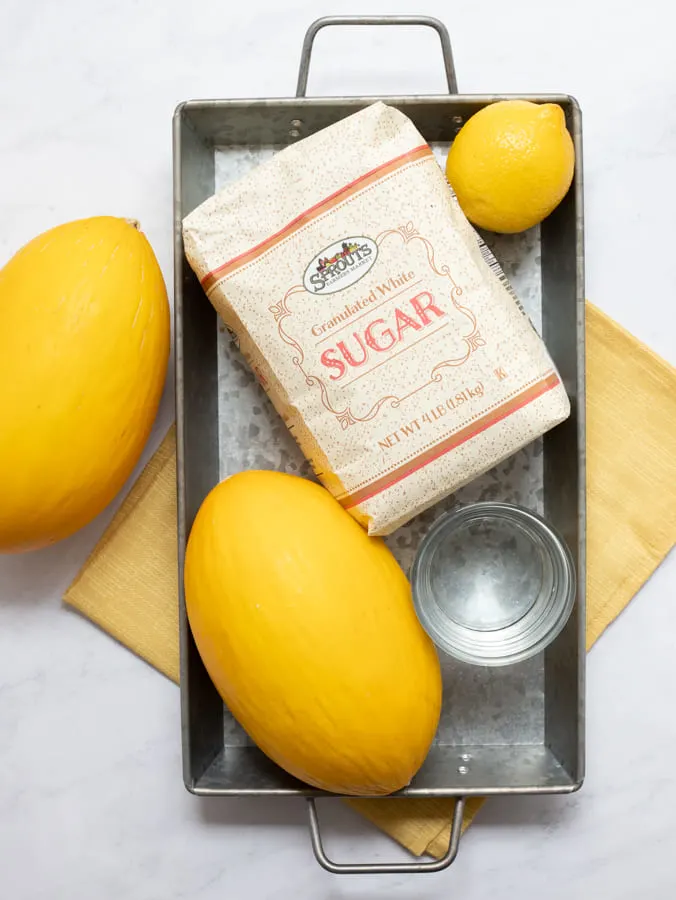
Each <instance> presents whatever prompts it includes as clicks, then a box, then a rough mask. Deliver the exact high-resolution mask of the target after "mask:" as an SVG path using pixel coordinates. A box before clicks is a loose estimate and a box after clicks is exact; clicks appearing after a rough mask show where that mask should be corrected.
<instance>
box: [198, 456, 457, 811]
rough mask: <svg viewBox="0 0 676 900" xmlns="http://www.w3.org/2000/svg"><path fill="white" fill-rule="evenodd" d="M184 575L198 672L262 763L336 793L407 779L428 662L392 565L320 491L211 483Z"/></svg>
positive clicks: (265, 483) (421, 723) (419, 756)
mask: <svg viewBox="0 0 676 900" xmlns="http://www.w3.org/2000/svg"><path fill="white" fill-rule="evenodd" d="M184 576H185V598H186V606H187V612H188V617H189V621H190V626H191V629H192V633H193V635H194V638H195V641H196V644H197V647H198V650H199V652H200V655H201V657H202V660H203V661H204V664H205V666H206V669H207V671H208V672H209V675H210V676H211V679H212V681H213V682H214V685H215V686H216V688H217V690H218V691H219V693H220V695H221V697H222V698H223V700H224V701H225V703H226V704H227V706H228V707H229V709H230V711H231V712H232V714H233V715H234V717H235V718H236V719H237V720H238V721H239V722H240V724H241V725H242V726H243V727H244V729H245V730H246V731H247V732H248V734H249V735H250V737H251V738H252V739H253V740H254V741H255V742H256V743H257V744H258V746H259V747H260V748H261V749H262V750H263V751H264V752H265V753H266V754H267V755H268V756H270V757H271V758H272V759H273V760H274V761H275V762H276V763H277V764H278V765H280V766H282V767H283V768H284V769H286V770H287V771H288V772H290V773H291V774H292V775H295V776H296V777H297V778H299V779H301V780H302V781H305V782H307V783H308V784H311V785H314V786H315V787H318V788H322V789H324V790H328V791H333V792H336V793H339V794H352V795H380V794H389V793H391V792H392V791H396V790H398V789H400V788H403V787H405V786H406V785H407V784H408V783H409V782H410V781H411V779H412V778H413V776H414V775H415V773H416V771H417V770H418V769H419V768H420V766H421V764H422V763H423V761H424V759H425V757H426V755H427V752H428V750H429V747H430V744H431V742H432V740H433V738H434V734H435V732H436V728H437V725H438V721H439V713H440V707H441V674H440V668H439V660H438V658H437V654H436V651H435V649H434V646H433V645H432V643H431V641H430V640H429V638H428V637H427V635H426V634H425V632H424V631H423V629H422V628H421V626H420V624H419V622H418V620H417V618H416V614H415V611H414V608H413V604H412V601H411V589H410V586H409V583H408V580H407V579H406V576H405V575H404V573H403V572H402V570H401V568H400V567H399V565H398V563H397V562H396V560H395V559H394V557H393V556H392V554H391V553H390V551H389V550H388V549H387V547H386V545H385V544H384V543H383V542H382V541H381V540H380V539H378V538H370V537H368V535H367V534H366V532H365V531H364V529H363V528H362V527H361V526H360V525H358V524H357V522H355V521H354V519H353V518H352V517H351V516H350V515H349V514H348V513H347V512H346V511H345V510H344V509H343V508H342V507H341V506H340V505H339V503H337V501H336V500H335V499H334V498H333V497H332V496H331V494H329V492H328V491H327V490H325V489H324V488H323V487H320V486H319V485H317V484H314V483H312V482H310V481H307V480H305V479H303V478H298V477H295V476H292V475H284V474H281V473H279V472H262V471H249V472H242V473H240V474H238V475H234V476H232V477H231V478H228V479H226V480H225V481H223V482H221V483H220V484H219V485H218V486H217V487H215V488H214V489H213V490H212V491H211V493H210V494H209V495H208V496H207V497H206V499H205V500H204V503H203V504H202V506H201V507H200V509H199V512H198V514H197V516H196V518H195V522H194V524H193V527H192V530H191V533H190V538H189V541H188V546H187V550H186V559H185V573H184Z"/></svg>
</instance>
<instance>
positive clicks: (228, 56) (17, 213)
mask: <svg viewBox="0 0 676 900" xmlns="http://www.w3.org/2000/svg"><path fill="white" fill-rule="evenodd" d="M410 7H411V4H410V3H407V2H399V0H389V2H387V3H384V2H381V0H371V3H370V4H369V6H368V8H367V9H365V10H364V9H361V8H359V5H350V4H348V8H345V5H344V4H341V5H340V10H339V11H340V12H341V13H346V12H347V13H349V12H369V13H379V12H388V13H394V12H400V13H409V12H410V11H411V8H410ZM333 11H337V10H335V9H334V10H332V9H331V8H330V7H328V8H326V7H322V6H321V5H320V6H318V5H317V4H316V3H311V2H309V0H305V2H295V0H294V2H288V3H286V4H284V5H277V4H274V3H272V2H267V3H265V2H263V0H249V2H248V3H245V4H242V6H241V7H237V8H235V9H234V10H233V9H230V10H229V11H228V10H227V5H226V4H223V3H219V2H216V0H192V2H190V3H179V2H178V0H165V2H164V3H162V4H157V3H150V2H147V0H115V2H112V0H98V2H95V3H91V2H84V0H62V2H60V3H58V4H54V3H48V2H46V0H4V2H3V3H2V5H1V7H0V114H1V120H2V130H1V133H0V171H1V172H2V175H0V209H1V210H2V216H1V217H0V264H1V263H4V261H5V260H6V259H8V258H9V257H10V255H11V254H12V253H14V251H15V250H17V249H18V248H19V246H21V245H22V244H23V243H24V242H25V241H27V240H28V239H30V238H31V237H33V236H34V235H35V234H37V233H38V232H40V231H42V230H44V229H46V228H48V227H51V226H53V225H56V224H59V223H61V222H63V221H66V220H69V219H73V218H77V217H81V216H87V215H93V214H99V213H108V214H113V215H121V216H133V217H135V218H138V219H139V220H140V221H141V222H142V224H143V227H144V230H145V231H146V233H147V234H148V236H149V238H150V240H151V241H152V243H153V245H154V247H155V249H156V252H157V254H158V257H159V259H160V263H161V265H162V268H163V270H164V272H165V275H166V277H167V281H168V282H169V283H170V282H171V223H172V216H171V127H170V123H171V115H172V112H173V109H174V107H175V106H176V104H177V103H178V102H179V101H181V100H184V99H188V98H198V97H217V96H224V97H229V96H230V97H234V96H281V95H289V94H291V93H292V92H293V90H294V88H295V80H296V70H297V65H298V58H299V54H300V44H301V41H302V37H303V33H304V30H305V28H306V27H307V25H308V24H309V22H310V21H311V20H312V19H314V18H315V17H316V16H317V15H320V14H322V13H330V12H333ZM422 11H423V12H425V13H428V14H430V15H436V16H439V17H440V18H441V19H443V20H444V21H445V22H446V24H447V25H448V27H449V29H450V32H451V39H452V41H453V45H454V50H455V58H456V66H457V70H458V80H459V82H460V88H461V90H463V91H466V92H491V91H499V92H546V91H559V92H566V93H572V94H574V95H575V96H576V97H577V98H578V100H579V102H580V104H581V106H582V110H583V114H584V143H585V181H586V213H587V247H586V252H587V290H588V296H589V297H590V298H592V299H593V300H594V301H595V302H596V303H597V304H598V305H600V306H601V307H602V308H603V309H605V310H606V311H607V312H609V313H610V314H611V315H613V316H614V317H615V318H617V319H618V320H619V321H620V322H621V323H622V324H623V325H625V326H626V327H627V328H629V329H630V330H631V331H633V332H634V333H635V334H636V335H637V336H638V337H640V338H641V339H643V340H644V341H645V342H647V343H648V344H649V345H650V346H652V347H653V348H654V349H655V350H657V351H658V352H659V353H661V354H662V355H663V356H664V357H665V358H667V359H668V360H670V361H671V362H676V312H675V310H676V304H675V302H674V301H675V299H676V292H675V291H674V283H673V269H672V266H671V257H670V252H671V251H670V239H671V240H673V237H674V225H673V210H674V208H675V207H676V178H675V177H674V171H675V170H676V57H675V56H674V54H673V46H672V41H673V37H672V33H671V29H670V27H669V25H670V19H671V16H673V12H672V11H671V6H670V5H668V4H667V3H666V0H662V2H660V0H644V2H643V3H640V4H636V3H635V2H631V3H629V2H624V0H616V2H612V3H611V2H610V0H603V2H597V3H593V4H592V3H590V2H589V0H584V2H583V0H568V2H567V3H565V4H545V3H542V2H539V0H513V2H511V3H499V2H497V0H483V2H482V3H475V2H469V0H460V2H456V3H454V4H450V5H449V4H445V3H440V2H436V0H428V2H427V3H426V4H425V7H424V9H423V10H422ZM316 47H317V53H316V57H315V59H314V62H313V67H312V71H311V74H310V92H311V93H316V94H318V93H341V92H342V93H347V94H349V93H353V94H359V93H368V94H376V93H379V92H381V93H396V92H401V93H410V92H430V91H440V90H443V70H442V66H441V61H440V58H439V54H438V44H437V42H436V37H435V36H434V35H433V34H431V33H430V34H425V33H414V32H410V33H409V32H408V31H407V33H406V35H403V34H401V33H399V32H398V33H397V34H395V33H394V31H392V30H390V31H389V32H387V33H379V34H377V36H375V37H374V34H373V33H372V32H366V31H364V32H363V33H359V34H356V33H354V32H352V33H351V34H348V33H347V32H345V31H341V32H339V31H337V30H336V31H335V32H334V33H328V32H327V33H324V34H322V35H320V37H319V38H318V39H317V44H316ZM339 61H340V65H339V64H338V62H339ZM172 415H173V395H172V388H171V385H168V386H167V391H166V396H165V397H164V400H163V403H162V408H161V413H160V418H159V421H158V425H157V428H156V431H155V433H154V437H153V441H151V444H150V445H149V447H148V448H147V451H146V454H145V457H144V458H146V459H147V457H148V456H149V455H150V453H151V452H152V450H153V449H154V447H155V446H156V445H157V442H158V441H159V439H160V436H161V434H162V433H163V432H164V430H165V429H166V427H167V425H168V424H169V422H170V420H171V417H172ZM0 427H1V426H0ZM0 502H2V500H1V498H0ZM118 502H119V501H118ZM115 506H116V504H113V507H111V508H110V509H108V510H106V511H105V512H104V513H103V514H102V515H101V516H100V517H99V518H98V519H97V520H96V521H95V522H94V523H92V524H91V525H90V526H89V527H88V528H86V529H85V530H84V531H82V532H81V533H80V534H78V535H76V536H75V537H73V538H72V539H70V540H67V541H65V542H63V543H62V544H60V545H58V546H55V547H52V548H50V549H48V550H45V551H43V552H39V553H34V554H31V555H26V556H18V557H4V558H0V773H1V774H0V859H1V860H2V876H1V877H0V884H1V885H2V887H1V889H0V890H1V893H2V896H3V897H8V898H9V897H11V898H13V900H58V898H68V900H91V898H96V900H118V898H122V897H124V898H125V900H156V898H160V897H161V898H163V900H173V898H184V897H185V898H191V900H197V898H199V900H217V898H218V900H221V898H224V897H237V898H240V897H245V896H246V897H251V898H252V900H263V898H273V897H274V898H277V897H279V898H286V897H294V898H296V900H339V898H343V897H344V898H356V900H365V898H367V897H379V896H388V897H393V898H400V900H413V898H419V897H423V896H424V897H426V898H436V897H438V898H442V897H443V898H445V897H448V896H456V897H462V898H463V900H489V898H490V900H495V898H498V900H500V898H511V897H517V896H518V897H519V898H521V900H536V898H540V897H542V896H546V897H547V898H549V900H569V898H570V897H575V898H576V900H596V898H598V897H604V898H608V900H635V898H636V897H641V898H650V900H668V898H673V896H674V894H675V892H676V872H675V871H674V862H673V860H674V854H675V853H676V832H675V831H674V828H673V822H674V808H675V807H676V778H674V776H673V770H672V766H673V762H672V760H673V747H674V746H675V744H676V718H675V717H674V716H673V712H672V708H673V694H672V689H673V687H672V686H673V683H674V681H675V680H676V606H675V605H674V602H673V598H674V595H675V594H676V554H673V553H672V556H671V557H670V558H669V559H668V560H667V561H666V562H665V563H664V564H663V565H662V566H661V568H660V569H659V570H658V571H657V573H656V574H655V575H654V577H653V578H652V579H651V580H650V582H649V583H648V584H647V585H646V586H645V587H644V588H643V590H642V591H641V592H640V594H639V595H638V596H637V597H636V599H635V600H634V602H633V603H632V604H631V606H630V608H629V609H628V610H627V611H626V612H625V613H624V614H623V615H622V617H621V618H620V620H619V621H617V622H616V623H615V624H614V625H613V626H612V627H611V628H610V630H609V631H608V633H607V634H606V635H605V636H604V637H603V638H602V640H601V641H600V643H599V644H598V645H597V647H596V648H595V649H594V651H593V653H592V654H591V656H590V658H589V665H588V706H587V715H588V725H587V748H588V751H587V752H588V755H587V780H586V783H585V786H584V788H583V790H582V791H581V792H580V793H578V794H575V795H573V796H570V797H564V798H562V797H549V798H547V797H544V798H538V797H525V798H516V799H514V798H505V799H493V800H491V801H490V802H489V803H488V804H487V805H486V806H485V807H484V809H483V811H482V813H481V814H480V817H479V819H478V820H477V822H476V824H475V825H474V826H473V827H472V828H471V829H470V831H469V832H468V834H467V835H466V836H465V838H464V839H463V841H462V844H461V849H460V854H459V857H458V859H457V861H456V863H455V864H454V866H453V867H452V868H451V869H450V870H449V871H447V872H445V873H443V874H440V875H433V876H426V877H425V878H424V879H423V878H422V877H417V878H416V877H415V876H389V877H377V878H373V877H354V878H342V879H340V878H336V877H333V876H330V875H328V874H327V873H325V872H324V871H323V870H321V869H320V868H319V867H318V866H317V864H316V863H315V861H314V859H313V857H312V854H311V851H310V845H309V839H308V834H307V827H306V820H305V815H306V812H305V805H304V803H303V802H302V801H277V802H272V801H271V802H265V801H253V800H248V801H247V800H229V801H220V800H212V801H206V800H200V799H196V798H195V797H192V796H191V795H189V794H188V793H187V792H186V791H185V789H184V787H183V783H182V778H181V760H180V740H179V704H178V691H177V689H176V687H175V686H174V685H173V684H171V683H169V682H168V681H167V680H166V679H164V678H163V677H162V676H160V675H158V674H157V673H156V672H155V671H154V670H152V669H151V668H150V667H148V666H147V665H146V664H145V663H143V662H142V661H141V660H139V659H137V658H136V657H134V656H133V655H132V654H130V653H128V652H127V651H126V650H124V649H122V648H121V647H120V646H118V645H117V644H116V643H115V642H114V641H113V640H112V639H110V638H109V637H108V636H107V635H105V634H103V633H101V632H100V631H99V630H97V629H96V628H95V627H94V626H92V625H91V624H90V623H89V622H87V621H85V620H84V619H82V618H80V617H79V616H78V615H76V614H75V613H72V612H70V611H68V610H66V609H65V608H64V607H63V606H62V605H61V602H60V597H61V595H62V593H63V591H64V589H65V588H66V586H67V585H68V583H69V582H70V581H71V579H72V578H73V576H74V575H75V573H76V572H77V570H78V568H79V567H80V565H81V564H82V563H83V561H84V560H85V558H86V556H87V554H88V553H89V551H90V550H91V548H92V547H93V545H94V544H95V542H96V541H97V539H98V537H99V536H100V535H101V533H102V531H103V529H104V528H105V526H106V524H107V522H108V521H109V520H110V518H111V516H112V514H113V512H114V508H115ZM321 813H322V816H323V819H324V821H325V822H326V830H327V833H328V834H329V837H328V845H329V849H330V851H331V852H332V853H333V854H334V855H335V856H336V858H341V859H353V860H354V859H356V858H359V859H374V860H375V859H379V860H390V859H391V860H402V859H405V858H406V854H405V853H404V851H402V850H400V848H399V847H398V846H397V845H395V844H394V843H392V842H391V841H390V840H389V839H388V838H386V837H385V836H383V835H381V834H380V833H378V832H377V831H376V830H375V829H374V828H373V827H371V826H370V825H368V824H367V823H366V822H364V821H362V820H361V819H360V818H359V817H358V816H357V815H356V814H354V813H352V812H351V811H350V810H348V809H347V808H346V807H344V806H343V804H340V803H336V802H324V803H322V808H321Z"/></svg>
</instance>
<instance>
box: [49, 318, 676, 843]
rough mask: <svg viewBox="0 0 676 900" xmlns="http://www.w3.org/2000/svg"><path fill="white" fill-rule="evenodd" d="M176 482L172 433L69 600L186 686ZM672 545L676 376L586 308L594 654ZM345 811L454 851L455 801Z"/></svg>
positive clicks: (404, 838) (470, 808) (372, 803)
mask: <svg viewBox="0 0 676 900" xmlns="http://www.w3.org/2000/svg"><path fill="white" fill-rule="evenodd" d="M175 479H176V456H175V435H174V429H173V428H172V429H171V430H170V432H169V433H168V434H167V436H166V437H165V439H164V441H163V443H162V445H161V447H160V448H159V450H158V451H157V453H156V454H155V456H153V458H152V459H151V461H150V462H149V463H148V465H147V466H146V468H145V470H144V471H143V473H142V474H141V476H140V478H139V479H138V481H137V482H136V484H135V485H134V487H133V488H132V490H131V492H130V494H129V496H128V497H127V498H126V500H125V501H124V503H123V504H122V506H121V507H120V510H119V511H118V513H117V515H116V516H115V518H114V519H113V521H112V523H111V525H110V526H109V528H108V530H107V531H106V533H105V534H104V536H103V538H102V539H101V541H100V542H99V544H98V545H97V547H96V548H95V549H94V552H93V553H92V555H91V556H90V558H89V559H88V560H87V562H86V563H85V566H84V568H83V569H82V571H81V572H80V574H79V575H78V577H77V578H76V580H75V581H74V583H73V584H72V585H71V587H70V588H69V589H68V591H67V593H66V595H65V598H64V599H65V601H66V602H67V603H69V604H71V605H72V606H73V607H75V608H76V609H78V610H79V611H80V612H82V613H84V615H86V616H88V617H89V618H90V619H92V620H93V621H94V622H96V623H97V624H98V625H100V626H101V627H102V628H104V629H105V630H106V631H108V632H110V634H112V635H113V636H114V637H116V638H117V639H118V640H119V641H121V642H122V643H123V644H126V645H127V646H128V647H129V648H130V649H132V650H134V651H135V652H136V653H138V654H139V655H140V656H142V657H143V658H144V659H146V660H148V662H150V663H151V664H152V665H154V666H156V667H157V668H158V669H159V670H160V671H162V672H164V674H165V675H167V676H169V678H171V679H173V680H174V681H178V610H177V593H178V576H177V564H176V481H175ZM674 543H676V370H675V369H673V368H672V367H671V366H669V365H668V364H667V363H666V362H664V360H662V359H660V358H659V357H658V356H656V355H655V354H654V353H653V352H652V351H651V350H649V349H648V348H647V347H645V346H644V345H643V344H641V343H639V342H638V341H637V340H636V339H635V338H633V337H632V336H631V335H630V334H628V333H627V332H626V331H624V329H622V328H621V327H620V326H619V325H617V324H616V323H615V322H613V321H612V320H611V319H609V318H608V317H607V316H606V315H604V313H602V312H601V311H600V310H598V309H597V308H596V307H594V306H592V305H591V304H587V564H588V569H587V649H589V648H590V647H591V646H592V644H593V643H594V642H595V641H596V640H597V638H598V637H599V636H600V635H601V633H602V632H603V631H604V629H605V628H606V627H607V626H608V625H609V624H610V623H611V622H612V621H613V619H615V618H616V616H618V615H619V613H620V612H621V611H622V609H624V607H625V606H626V605H627V604H628V603H629V601H630V600H631V598H632V597H633V595H634V594H635V593H636V591H637V590H638V589H639V588H640V587H641V585H642V584H643V583H644V582H645V581H646V579H647V578H648V577H649V576H650V575H651V573H652V572H653V571H654V570H655V568H656V567H657V566H658V565H659V563H660V562H661V561H662V559H664V557H665V556H666V555H667V553H668V552H669V550H670V549H671V548H672V547H673V545H674ZM348 802H349V804H350V805H351V806H352V808H353V809H356V810H358V811H359V812H360V813H361V814H363V815H364V816H366V817H367V818H368V819H370V821H372V822H373V823H375V824H376V825H377V826H378V827H379V828H381V829H382V830H383V831H385V832H387V833H388V834H389V835H391V836H392V837H393V838H395V839H396V840H397V841H399V843H401V844H402V845H403V846H405V847H407V848H408V849H409V850H410V851H411V852H412V853H414V854H416V855H420V854H423V853H430V854H432V855H433V856H440V855H443V853H444V852H445V851H446V848H447V847H448V840H449V835H450V822H451V818H452V814H453V806H454V801H453V800H418V799H396V798H392V799H379V800H350V801H348ZM482 802H483V801H482V800H481V799H479V798H472V799H471V800H470V801H469V802H468V804H467V807H466V812H465V821H464V827H466V826H467V825H468V824H469V823H470V822H471V820H472V818H473V816H474V815H475V813H476V811H477V810H478V809H479V807H480V806H481V804H482Z"/></svg>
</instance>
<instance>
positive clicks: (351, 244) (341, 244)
mask: <svg viewBox="0 0 676 900" xmlns="http://www.w3.org/2000/svg"><path fill="white" fill-rule="evenodd" d="M377 256H378V247H377V246H376V243H375V241H372V240H371V238H367V237H346V238H343V240H342V241H336V242H335V243H334V244H330V245H329V246H328V247H325V248H324V250H322V252H321V253H318V254H317V256H315V258H314V259H313V260H312V262H311V263H310V265H309V266H308V267H307V269H306V270H305V275H304V276H303V284H304V285H305V290H307V291H309V292H310V293H311V294H335V293H336V292H337V291H342V290H344V289H345V288H347V287H350V285H351V284H354V283H355V282H356V281H359V279H360V278H363V277H364V275H366V273H367V272H368V271H369V269H370V268H371V266H372V265H373V264H374V263H375V261H376V258H377Z"/></svg>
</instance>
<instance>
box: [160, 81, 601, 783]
mask: <svg viewBox="0 0 676 900" xmlns="http://www.w3.org/2000/svg"><path fill="white" fill-rule="evenodd" d="M500 100H528V101H531V102H535V103H565V104H567V105H569V107H570V111H571V117H572V125H573V127H572V129H571V136H572V138H573V142H574V146H575V153H576V166H575V176H574V181H573V190H574V195H575V237H576V278H575V285H576V288H575V295H576V296H575V306H576V312H577V326H576V327H577V399H578V409H577V427H578V437H577V446H578V453H577V469H578V485H579V486H578V491H579V497H578V525H579V535H578V546H577V559H578V565H577V587H578V590H577V597H576V605H578V606H579V633H578V639H577V645H578V651H579V661H578V676H577V677H578V690H577V705H578V727H579V733H578V761H577V771H578V778H577V780H575V781H573V782H572V783H568V784H566V783H561V784H560V785H552V786H541V785H534V786H532V787H518V788H506V787H493V788H490V787H488V788H483V789H468V788H460V787H458V788H449V789H444V788H440V789H435V790H426V791H422V790H421V791H420V792H412V793H411V794H408V793H407V794H403V795H401V794H400V795H399V796H414V797H423V796H430V797H464V796H471V795H475V796H484V795H486V796H488V795H504V794H523V795H525V794H536V793H539V794H567V793H572V792H575V791H577V790H579V789H580V788H581V787H582V784H583V782H584V777H585V753H584V744H585V733H584V732H585V653H586V649H585V606H586V604H585V599H586V598H585V577H586V465H585V462H586V460H585V457H586V446H585V431H586V415H585V402H584V401H585V387H586V381H585V342H584V316H585V296H584V198H583V193H584V190H583V158H582V110H581V107H580V104H579V102H578V101H577V99H576V98H575V97H574V96H573V95H571V94H567V93H551V92H549V93H482V94H464V93H463V94H460V93H458V94H452V95H451V94H446V93H439V94H436V93H435V94H396V95H383V94H377V95H359V96H355V95H345V96H331V97H326V96H320V97H290V96H287V97H268V98H266V97H255V98H229V99H201V100H200V99H193V100H186V101H183V102H181V103H179V104H178V105H177V106H176V108H175V111H174V115H173V123H172V124H173V186H174V195H173V212H174V217H173V218H174V226H173V230H174V302H175V307H174V324H175V346H176V351H175V387H176V423H177V490H178V555H179V628H180V638H181V642H180V643H181V653H180V671H181V682H182V684H183V681H184V678H183V676H184V674H185V666H186V658H187V641H188V639H189V624H188V620H187V614H186V611H185V600H184V594H183V579H182V573H183V563H184V555H185V543H186V540H187V533H188V529H187V522H186V514H185V435H184V410H185V398H184V393H183V384H182V367H183V329H182V315H183V290H182V279H183V240H182V230H181V223H182V210H181V163H182V154H181V147H180V139H181V129H182V128H183V127H184V125H185V124H187V123H186V118H187V119H189V114H190V112H192V111H205V112H206V111H213V110H224V111H226V110H234V109H250V108H252V107H254V108H255V107H259V108H281V109H284V108H290V109H291V108H294V109H297V108H303V107H306V108H316V107H321V108H327V109H328V108H331V107H335V106H337V105H340V106H342V107H347V108H350V107H352V108H354V109H357V108H361V107H363V106H367V105H369V104H371V103H374V102H377V101H382V102H384V103H390V104H393V105H398V104H399V105H402V106H407V105H412V104H418V105H420V104H422V105H439V104H441V105H442V106H447V107H449V109H452V108H453V107H454V106H459V105H473V106H477V107H482V106H485V105H488V104H491V103H495V102H497V101H500ZM190 124H191V125H193V127H194V123H190ZM299 139H301V138H300V137H299ZM247 143H249V145H252V146H253V145H255V144H254V142H241V143H236V144H235V143H233V145H237V146H246V145H247ZM207 145H208V146H212V147H217V146H219V144H218V142H215V141H214V142H208V141H207ZM181 711H182V749H183V762H184V767H183V768H184V783H185V786H186V788H187V789H188V790H189V791H190V792H191V793H193V794H196V795H199V796H295V797H316V796H320V797H324V796H329V797H338V796H339V795H336V794H328V793H327V792H323V791H315V790H314V789H312V788H308V789H307V790H304V789H260V790H257V789H242V790H238V789H231V788H226V789H215V788H205V787H200V786H199V785H198V784H196V783H195V782H194V781H193V779H192V777H191V774H190V771H189V760H188V758H187V757H188V748H187V690H185V689H184V688H183V687H182V688H181ZM395 796H397V795H395Z"/></svg>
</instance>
